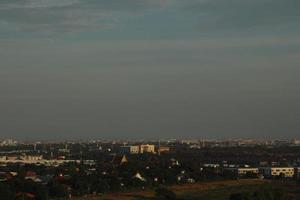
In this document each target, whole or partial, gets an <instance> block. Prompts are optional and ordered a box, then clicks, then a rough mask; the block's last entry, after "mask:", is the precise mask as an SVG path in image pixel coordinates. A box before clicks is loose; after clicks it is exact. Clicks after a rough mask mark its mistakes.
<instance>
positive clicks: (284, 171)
mask: <svg viewBox="0 0 300 200" xmlns="http://www.w3.org/2000/svg"><path fill="white" fill-rule="evenodd" d="M260 171H261V173H262V174H263V175H264V176H265V177H273V176H282V177H287V178H292V177H294V174H295V169H294V168H293V167H265V168H261V169H260Z"/></svg>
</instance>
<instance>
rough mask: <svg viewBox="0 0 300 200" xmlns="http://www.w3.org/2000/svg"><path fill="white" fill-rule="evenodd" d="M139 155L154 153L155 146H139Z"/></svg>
mask: <svg viewBox="0 0 300 200" xmlns="http://www.w3.org/2000/svg"><path fill="white" fill-rule="evenodd" d="M140 153H155V146H154V145H152V144H142V145H140Z"/></svg>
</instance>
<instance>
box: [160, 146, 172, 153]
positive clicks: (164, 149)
mask: <svg viewBox="0 0 300 200" xmlns="http://www.w3.org/2000/svg"><path fill="white" fill-rule="evenodd" d="M157 152H158V153H159V154H161V153H169V152H170V147H159V148H158V149H157Z"/></svg>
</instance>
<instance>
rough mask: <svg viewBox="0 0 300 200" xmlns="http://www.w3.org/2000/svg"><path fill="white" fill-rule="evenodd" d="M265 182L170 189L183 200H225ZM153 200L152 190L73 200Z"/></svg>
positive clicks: (220, 182) (153, 193)
mask: <svg viewBox="0 0 300 200" xmlns="http://www.w3.org/2000/svg"><path fill="white" fill-rule="evenodd" d="M268 183H269V182H268V181H265V180H229V181H215V182H203V183H196V184H186V185H176V186H172V187H170V189H171V190H172V191H174V192H175V193H176V195H177V196H178V198H180V199H185V200H194V199H203V200H212V199H213V200H226V199H227V198H228V196H229V195H230V194H231V193H234V192H243V191H254V190H256V189H258V188H259V187H261V186H262V185H264V184H268ZM84 199H85V200H154V199H155V192H154V191H153V190H146V191H138V192H128V193H113V194H106V195H103V196H101V197H87V198H74V200H84Z"/></svg>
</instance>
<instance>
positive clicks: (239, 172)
mask: <svg viewBox="0 0 300 200" xmlns="http://www.w3.org/2000/svg"><path fill="white" fill-rule="evenodd" d="M224 170H226V171H231V172H233V173H234V174H236V176H239V177H242V176H246V175H248V174H249V175H250V174H252V175H258V174H259V169H258V168H251V167H234V168H225V169H224Z"/></svg>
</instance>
